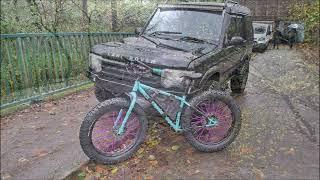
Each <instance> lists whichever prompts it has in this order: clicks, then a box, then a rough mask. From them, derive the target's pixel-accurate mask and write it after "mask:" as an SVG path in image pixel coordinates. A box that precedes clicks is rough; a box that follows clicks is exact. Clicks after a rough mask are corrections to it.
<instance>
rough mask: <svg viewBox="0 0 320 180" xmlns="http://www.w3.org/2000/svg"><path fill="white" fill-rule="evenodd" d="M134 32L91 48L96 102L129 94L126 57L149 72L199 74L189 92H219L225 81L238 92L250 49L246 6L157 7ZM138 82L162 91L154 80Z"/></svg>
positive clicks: (242, 86)
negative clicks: (190, 72)
mask: <svg viewBox="0 0 320 180" xmlns="http://www.w3.org/2000/svg"><path fill="white" fill-rule="evenodd" d="M136 31H137V36H136V37H129V38H124V39H123V40H122V41H120V42H108V43H103V44H99V45H95V46H94V47H93V48H92V49H91V51H90V59H89V71H88V76H89V78H90V79H91V80H92V81H94V82H95V86H96V91H95V93H96V97H97V99H98V100H99V101H104V100H106V99H108V98H111V97H115V96H122V95H123V94H124V93H127V92H129V91H130V90H131V88H132V85H133V83H134V81H135V79H136V77H133V76H132V75H130V74H129V73H128V72H127V71H126V68H125V67H126V64H127V63H128V60H130V59H133V60H138V61H141V62H144V63H146V64H147V65H149V66H151V67H154V68H161V69H172V70H182V71H189V70H190V71H195V72H200V73H201V74H203V76H202V77H201V78H199V79H198V80H197V81H196V83H195V84H194V89H195V91H194V92H199V91H203V90H208V89H209V88H217V89H222V88H224V87H225V85H226V84H227V82H229V80H231V81H230V82H231V83H230V87H231V90H232V92H234V93H242V92H243V91H244V89H245V85H246V81H247V77H248V72H249V61H250V57H251V53H252V46H253V28H252V20H251V16H250V10H249V9H248V8H246V7H244V6H241V5H239V4H236V3H179V4H164V5H159V6H158V7H157V9H156V10H155V11H154V13H153V15H152V16H151V18H150V19H149V21H148V22H147V24H146V25H145V27H143V28H137V30H136ZM140 80H141V81H142V82H143V83H145V84H147V85H150V86H153V87H156V88H160V89H164V88H163V86H161V77H159V76H155V75H151V74H150V75H146V76H143V77H142V78H141V79H140ZM166 90H167V91H170V92H173V93H176V94H179V93H182V92H183V90H182V89H179V88H175V89H166Z"/></svg>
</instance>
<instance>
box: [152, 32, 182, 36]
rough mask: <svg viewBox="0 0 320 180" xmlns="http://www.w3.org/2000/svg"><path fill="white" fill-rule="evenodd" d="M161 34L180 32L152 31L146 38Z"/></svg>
mask: <svg viewBox="0 0 320 180" xmlns="http://www.w3.org/2000/svg"><path fill="white" fill-rule="evenodd" d="M162 34H182V32H175V31H154V32H152V33H149V34H147V35H148V36H155V35H162Z"/></svg>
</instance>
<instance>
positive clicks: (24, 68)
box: [16, 37, 32, 96]
mask: <svg viewBox="0 0 320 180" xmlns="http://www.w3.org/2000/svg"><path fill="white" fill-rule="evenodd" d="M16 41H17V55H18V62H19V64H20V68H21V70H22V72H23V73H21V75H22V76H24V77H23V79H24V85H25V88H26V92H27V94H26V95H27V96H31V95H32V92H31V87H30V78H29V73H28V70H27V63H26V58H25V56H24V53H23V46H22V40H21V37H17V39H16Z"/></svg>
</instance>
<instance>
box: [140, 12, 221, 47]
mask: <svg viewBox="0 0 320 180" xmlns="http://www.w3.org/2000/svg"><path fill="white" fill-rule="evenodd" d="M222 21H223V17H222V15H221V12H208V11H194V10H188V9H160V8H159V9H158V10H157V11H156V13H155V15H154V16H153V18H152V20H151V21H150V23H149V24H148V26H147V28H146V30H145V32H144V34H146V35H150V34H155V32H165V33H164V34H166V35H169V34H170V35H172V34H174V35H179V36H188V37H193V38H197V39H203V40H208V41H219V38H220V34H221V27H222ZM170 32H171V33H170Z"/></svg>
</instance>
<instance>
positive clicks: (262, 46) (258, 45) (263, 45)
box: [253, 42, 268, 50]
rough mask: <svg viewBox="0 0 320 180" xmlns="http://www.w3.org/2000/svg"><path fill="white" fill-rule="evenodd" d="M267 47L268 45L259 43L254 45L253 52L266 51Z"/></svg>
mask: <svg viewBox="0 0 320 180" xmlns="http://www.w3.org/2000/svg"><path fill="white" fill-rule="evenodd" d="M267 47H268V44H267V43H259V42H254V43H253V50H262V49H266V48H267Z"/></svg>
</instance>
